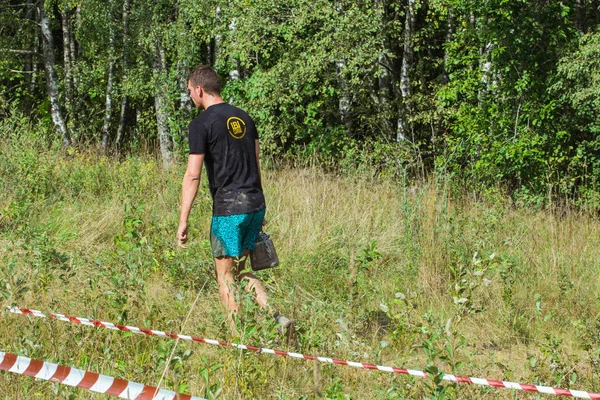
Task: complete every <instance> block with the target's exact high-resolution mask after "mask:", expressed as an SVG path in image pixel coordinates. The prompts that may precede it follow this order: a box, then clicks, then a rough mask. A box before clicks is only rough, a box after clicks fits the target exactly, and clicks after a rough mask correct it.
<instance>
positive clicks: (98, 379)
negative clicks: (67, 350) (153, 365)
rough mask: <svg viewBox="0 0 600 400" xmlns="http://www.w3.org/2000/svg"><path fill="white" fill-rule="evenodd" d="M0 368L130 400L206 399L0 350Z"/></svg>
mask: <svg viewBox="0 0 600 400" xmlns="http://www.w3.org/2000/svg"><path fill="white" fill-rule="evenodd" d="M0 370H4V371H8V372H12V373H15V374H20V375H27V376H32V377H34V378H38V379H43V380H46V381H50V382H58V383H61V384H63V385H69V386H77V387H79V388H83V389H87V390H91V391H92V392H97V393H103V394H109V395H112V396H117V397H120V398H122V399H131V400H205V399H202V398H200V397H194V396H190V395H187V394H181V393H175V392H172V391H170V390H165V389H158V388H155V387H153V386H147V385H142V384H141V383H135V382H130V381H126V380H123V379H117V378H113V377H111V376H106V375H100V374H96V373H94V372H89V371H82V370H80V369H76V368H70V367H63V366H62V365H58V364H53V363H49V362H45V361H39V360H32V359H31V358H27V357H22V356H17V355H15V354H10V353H3V352H0Z"/></svg>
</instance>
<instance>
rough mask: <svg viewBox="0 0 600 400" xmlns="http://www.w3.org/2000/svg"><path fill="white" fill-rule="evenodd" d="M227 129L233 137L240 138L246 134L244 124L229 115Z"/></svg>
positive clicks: (239, 119)
mask: <svg viewBox="0 0 600 400" xmlns="http://www.w3.org/2000/svg"><path fill="white" fill-rule="evenodd" d="M227 130H228V131H229V134H230V135H231V136H233V137H234V138H235V139H241V138H243V137H244V136H246V124H245V123H244V121H243V120H242V119H241V118H238V117H230V118H229V119H228V120H227Z"/></svg>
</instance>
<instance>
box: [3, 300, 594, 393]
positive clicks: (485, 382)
mask: <svg viewBox="0 0 600 400" xmlns="http://www.w3.org/2000/svg"><path fill="white" fill-rule="evenodd" d="M8 310H10V312H12V313H14V314H22V315H32V316H34V317H38V318H48V316H46V315H45V314H43V313H42V312H41V311H37V310H30V309H28V308H18V307H8ZM49 317H50V318H53V319H57V320H60V321H66V322H73V323H76V324H81V325H87V326H95V327H97V328H106V329H112V330H120V331H125V332H133V333H137V334H141V335H151V336H159V337H166V338H171V339H180V340H186V341H190V342H199V343H207V344H212V345H215V346H222V347H233V348H236V349H240V350H248V351H253V352H257V353H266V354H274V355H278V356H284V357H292V358H302V359H305V360H316V361H318V362H322V363H329V364H336V365H347V366H350V367H355V368H362V369H369V370H378V371H382V372H391V373H395V374H404V375H411V376H417V377H421V378H428V377H430V376H429V375H428V374H427V373H426V372H424V371H418V370H412V369H404V368H396V367H386V366H382V365H375V364H365V363H360V362H353V361H345V360H337V359H335V358H327V357H318V356H311V355H306V354H300V353H292V352H288V351H282V350H272V349H265V348H262V347H255V346H247V345H243V344H236V343H228V342H223V341H219V340H212V339H205V338H200V337H194V336H187V335H180V334H176V333H167V332H162V331H156V330H152V329H143V328H137V327H134V326H128V325H117V324H113V323H110V322H102V321H97V320H93V319H88V318H78V317H71V316H67V315H63V314H50V316H49ZM442 379H443V380H445V381H450V382H455V383H468V384H473V385H481V386H491V387H497V388H504V389H514V390H524V391H526V392H535V393H544V394H552V395H557V396H569V397H576V398H580V399H597V400H600V393H590V392H585V391H581V390H569V389H557V388H552V387H549V386H539V385H529V384H524V383H516V382H504V381H497V380H492V379H485V378H473V377H468V376H455V375H450V374H443V375H442Z"/></svg>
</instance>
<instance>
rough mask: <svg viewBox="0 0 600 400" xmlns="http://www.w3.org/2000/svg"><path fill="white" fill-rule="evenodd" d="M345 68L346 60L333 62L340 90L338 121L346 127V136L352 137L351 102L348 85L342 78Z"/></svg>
mask: <svg viewBox="0 0 600 400" xmlns="http://www.w3.org/2000/svg"><path fill="white" fill-rule="evenodd" d="M345 66H346V60H338V61H336V62H335V71H336V76H337V81H338V86H339V88H340V93H341V94H340V100H339V103H338V109H339V112H340V119H341V120H342V124H344V126H345V127H346V135H347V136H352V133H353V132H352V119H351V118H350V108H351V105H352V101H351V100H350V95H349V93H348V83H347V82H346V79H345V78H344V75H343V74H344V67H345Z"/></svg>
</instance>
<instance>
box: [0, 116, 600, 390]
mask: <svg viewBox="0 0 600 400" xmlns="http://www.w3.org/2000/svg"><path fill="white" fill-rule="evenodd" d="M0 128H1V131H2V132H1V133H0V176H1V179H0V213H1V214H0V299H1V300H2V304H3V305H4V306H6V305H16V306H19V307H27V308H33V309H37V310H40V311H42V312H44V313H50V312H58V313H63V314H68V315H75V316H82V317H90V318H95V319H100V320H103V321H110V322H115V323H117V322H118V323H121V324H128V325H133V326H138V327H146V328H152V329H156V330H163V331H170V332H177V333H184V334H188V335H194V336H201V337H206V338H212V339H220V340H228V341H235V342H239V343H243V344H247V345H256V346H261V347H267V348H274V349H281V350H289V351H295V352H301V353H305V354H313V355H320V356H327V357H335V358H340V359H347V360H351V361H362V362H366V363H376V364H380V365H389V366H396V367H403V368H411V369H423V370H426V371H428V372H429V373H431V374H433V375H435V374H438V373H440V372H446V373H452V374H455V375H468V376H475V377H486V378H490V379H498V380H507V381H517V382H523V383H535V384H544V385H548V386H554V387H563V388H572V389H578V390H585V391H591V392H594V391H600V380H599V378H600V346H599V345H600V319H599V315H600V314H599V313H600V280H599V279H598V273H599V271H600V225H599V222H598V217H597V214H593V213H589V212H584V211H581V209H579V210H578V209H572V208H566V207H552V206H550V207H547V208H543V209H541V208H530V207H523V206H518V205H515V204H513V203H512V202H511V201H510V200H509V199H508V198H506V197H504V196H501V195H495V196H487V197H485V198H481V197H478V196H474V195H472V194H470V193H464V192H461V191H460V190H459V189H457V188H456V185H454V184H453V181H452V179H451V178H449V177H443V176H437V177H436V176H431V177H430V178H428V179H427V180H425V181H419V182H414V181H409V180H403V179H386V178H381V177H377V176H375V175H374V174H372V173H369V169H368V168H364V169H363V170H361V171H360V172H354V173H344V174H342V173H336V172H332V171H324V170H322V169H320V168H319V167H316V166H311V165H310V163H306V164H302V165H295V166H294V165H282V164H280V163H276V162H273V160H263V164H264V171H263V176H264V186H265V194H266V196H267V204H268V211H267V220H268V225H267V226H266V228H265V229H266V231H267V232H269V233H270V234H271V236H272V237H273V239H274V241H275V244H276V246H277V250H278V253H279V258H280V260H281V265H280V266H279V267H277V268H275V269H272V270H268V271H263V272H261V273H260V276H261V278H263V279H264V281H265V282H266V286H267V289H268V290H269V293H270V296H271V297H270V302H271V303H272V305H274V306H275V307H276V308H278V309H280V310H281V311H282V312H283V313H285V314H286V315H289V316H291V317H292V318H293V319H294V320H295V321H297V328H298V334H297V338H296V340H295V341H293V342H288V341H287V340H286V338H285V337H283V336H281V335H280V334H279V333H278V331H277V327H276V325H275V324H274V323H273V322H272V319H271V318H269V317H268V316H266V315H264V314H263V313H261V311H260V310H258V309H257V308H256V307H255V306H253V305H252V302H251V299H250V298H249V296H248V295H241V298H240V301H242V303H243V304H244V310H243V312H242V314H241V316H240V318H239V320H238V321H237V324H238V330H239V333H240V334H239V336H237V337H232V336H231V335H230V333H229V331H228V329H227V328H226V323H225V319H224V313H223V310H222V308H221V306H220V303H219V301H218V297H217V284H216V282H215V280H214V272H213V266H212V259H211V255H210V244H209V242H208V240H207V239H208V229H209V222H210V212H211V199H210V195H209V194H208V190H207V186H206V182H205V181H204V182H203V185H202V188H201V190H200V192H199V194H198V197H197V199H196V205H195V208H194V210H193V213H192V217H191V221H190V226H191V232H190V235H191V240H190V243H189V248H188V249H186V250H183V249H179V248H177V246H176V240H175V233H176V229H177V221H178V217H179V214H178V213H179V199H180V183H181V177H182V175H183V172H184V169H185V163H184V161H185V160H179V161H178V162H177V163H176V165H175V167H173V168H172V169H170V170H163V169H162V167H161V165H162V163H161V161H160V160H159V159H158V158H157V157H155V156H153V155H151V154H149V155H140V156H127V157H123V158H117V157H112V156H110V157H107V156H103V155H101V154H99V153H95V152H93V151H79V150H76V149H69V150H63V149H61V148H60V147H59V146H57V145H55V144H53V143H49V142H47V140H46V139H45V137H46V135H45V134H44V133H43V132H41V133H40V132H38V133H36V132H32V131H31V130H30V129H29V128H26V124H24V123H22V121H21V122H19V123H14V124H13V125H11V124H10V123H7V122H4V123H3V124H2V126H1V127H0ZM0 321H1V323H0V350H2V351H5V352H12V353H16V354H20V355H24V356H27V357H31V358H35V359H40V360H45V361H51V362H55V363H59V364H63V365H69V366H74V367H76V368H80V369H87V370H90V371H93V372H97V373H102V374H105V375H110V376H114V377H118V378H123V379H128V380H132V381H136V382H140V383H144V384H148V385H158V384H159V382H160V386H161V387H163V388H168V389H172V390H176V391H181V392H183V393H188V394H193V395H196V396H201V397H206V398H220V399H238V398H245V399H254V398H259V399H308V398H329V399H346V398H348V399H404V398H409V399H423V398H429V399H454V398H461V399H465V398H494V399H496V398H497V399H525V398H539V399H541V398H545V397H548V396H544V395H532V394H527V393H523V392H514V391H510V390H503V389H493V388H479V387H473V386H468V385H450V384H447V383H443V382H440V381H439V379H418V378H413V377H408V376H405V375H393V374H389V373H382V372H377V371H366V370H358V369H355V368H350V367H344V366H336V365H325V364H316V363H313V362H307V361H304V360H294V359H285V358H282V357H274V356H269V355H257V354H253V353H248V352H241V351H238V350H233V349H228V348H217V347H213V346H209V345H205V344H197V343H188V342H181V341H180V342H176V341H174V340H166V339H161V338H156V337H147V336H137V335H133V334H131V333H124V332H118V331H108V330H102V329H95V328H90V327H85V326H77V325H74V324H66V323H63V322H58V321H52V320H41V319H34V318H30V317H23V316H16V315H12V314H9V313H7V312H6V311H2V312H0ZM0 398H3V399H35V398H41V399H92V398H93V399H101V398H108V397H106V396H103V395H96V394H92V393H91V392H88V391H85V390H82V389H77V388H72V387H67V386H59V385H57V384H54V383H49V382H46V381H38V380H35V379H33V378H29V377H24V376H18V375H14V374H9V373H6V372H2V373H0Z"/></svg>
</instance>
